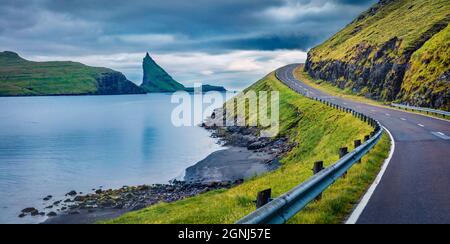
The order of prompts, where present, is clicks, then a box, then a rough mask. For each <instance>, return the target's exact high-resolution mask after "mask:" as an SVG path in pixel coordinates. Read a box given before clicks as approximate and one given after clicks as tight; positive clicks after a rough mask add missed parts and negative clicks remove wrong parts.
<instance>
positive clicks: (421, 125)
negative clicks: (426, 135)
mask: <svg viewBox="0 0 450 244" xmlns="http://www.w3.org/2000/svg"><path fill="white" fill-rule="evenodd" d="M417 125H418V126H420V127H425V125H423V124H417Z"/></svg>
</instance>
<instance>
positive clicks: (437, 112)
mask: <svg viewBox="0 0 450 244" xmlns="http://www.w3.org/2000/svg"><path fill="white" fill-rule="evenodd" d="M391 106H392V107H395V108H400V109H405V110H408V109H409V110H411V111H419V112H425V113H427V114H434V115H440V116H442V117H444V118H445V117H447V116H450V112H447V111H442V110H437V109H432V108H421V107H414V106H409V105H403V104H397V103H391Z"/></svg>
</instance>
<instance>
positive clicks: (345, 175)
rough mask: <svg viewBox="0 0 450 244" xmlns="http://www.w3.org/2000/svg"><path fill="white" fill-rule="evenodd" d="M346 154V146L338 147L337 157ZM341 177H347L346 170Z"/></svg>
mask: <svg viewBox="0 0 450 244" xmlns="http://www.w3.org/2000/svg"><path fill="white" fill-rule="evenodd" d="M347 154H348V147H342V148H340V149H339V158H343V157H345V155H347ZM342 177H343V178H345V177H347V172H345V173H344V175H343V176H342Z"/></svg>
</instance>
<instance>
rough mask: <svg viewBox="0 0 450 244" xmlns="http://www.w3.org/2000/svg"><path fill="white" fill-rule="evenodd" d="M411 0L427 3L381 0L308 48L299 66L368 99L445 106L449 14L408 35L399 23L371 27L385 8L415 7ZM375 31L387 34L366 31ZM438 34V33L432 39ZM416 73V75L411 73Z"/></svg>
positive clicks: (449, 102) (449, 99)
mask: <svg viewBox="0 0 450 244" xmlns="http://www.w3.org/2000/svg"><path fill="white" fill-rule="evenodd" d="M415 2H416V3H415ZM417 2H420V3H421V4H424V3H425V2H427V1H426V0H416V1H410V2H406V1H402V0H391V1H381V2H380V3H378V4H377V5H375V6H374V7H372V8H371V9H370V10H369V11H367V12H366V13H364V14H363V15H361V16H360V17H358V19H356V20H355V21H354V22H352V23H351V24H350V25H349V26H347V27H346V29H344V30H343V31H341V32H340V33H338V34H337V35H336V36H334V37H333V38H331V39H330V40H328V41H327V42H326V43H324V44H322V45H321V46H318V47H317V48H315V49H312V50H311V51H310V52H309V53H308V59H307V62H306V64H305V70H306V71H307V72H308V73H309V74H310V75H311V76H312V77H313V78H314V79H318V80H323V81H327V82H330V83H332V84H334V85H336V86H338V87H339V88H341V89H350V90H352V91H353V92H355V93H359V94H362V95H365V96H367V97H370V98H373V99H377V100H382V101H397V102H404V103H409V104H412V105H415V106H423V107H433V108H439V109H444V110H450V80H449V78H450V75H449V73H450V63H449V59H450V57H449V55H448V53H449V52H450V40H449V39H450V38H449V35H448V33H450V31H449V30H448V29H449V28H450V27H448V24H449V21H450V15H448V14H447V16H445V17H444V18H442V17H441V19H438V17H436V19H437V20H434V22H433V23H431V24H430V25H428V26H426V25H424V27H420V28H424V30H423V31H421V32H419V31H416V32H415V33H413V34H411V35H409V36H408V34H409V33H408V32H406V31H405V30H404V29H402V27H401V26H400V27H399V26H397V27H395V28H399V31H398V32H399V33H396V31H395V30H394V31H392V30H387V29H386V28H384V29H377V27H378V26H380V25H382V24H380V22H381V21H382V17H384V16H390V13H389V11H391V12H392V10H391V9H389V8H392V9H397V8H400V7H401V8H405V9H406V10H408V11H421V9H420V8H419V7H420V6H419V7H417V6H418V4H417ZM437 2H438V1H437ZM441 2H445V1H441ZM435 3H436V2H435ZM447 3H448V2H447ZM407 4H410V5H409V6H406V5H407ZM414 4H415V5H414ZM444 7H445V6H444ZM415 8H417V9H416V10H414V9H415ZM447 8H448V6H447ZM380 11H384V12H382V13H379V12H380ZM410 14H412V13H410ZM399 17H401V16H399ZM406 17H408V16H406ZM386 18H387V17H386ZM403 21H404V20H403ZM415 21H418V20H415ZM424 21H426V20H424ZM373 26H375V27H373ZM386 26H389V25H386ZM393 28H394V27H393ZM405 28H414V27H411V26H405ZM425 28H426V29H425ZM370 29H372V30H370ZM381 31H385V32H386V33H389V34H390V35H391V37H390V39H387V38H386V34H384V36H381V37H380V35H383V34H378V35H374V34H372V33H377V32H381ZM411 32H412V31H411ZM447 32H448V33H447ZM371 35H373V36H374V37H373V39H375V38H379V39H381V38H385V40H386V41H381V42H374V41H372V39H371V38H370V36H371ZM438 35H439V36H442V37H440V38H439V39H438V38H434V37H435V36H438ZM358 38H359V40H358V41H357V42H355V39H358ZM432 39H436V40H432ZM432 42H435V43H432ZM437 47H439V48H437ZM340 49H341V50H340ZM423 49H426V50H423ZM339 51H340V52H339ZM443 52H444V53H445V54H442V53H443ZM418 53H420V55H418ZM418 72H420V73H421V75H416V74H417V73H418Z"/></svg>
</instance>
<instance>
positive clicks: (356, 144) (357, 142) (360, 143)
mask: <svg viewBox="0 0 450 244" xmlns="http://www.w3.org/2000/svg"><path fill="white" fill-rule="evenodd" d="M354 143H355V150H356V148H358V147H360V146H361V145H362V142H361V140H355V142H354ZM358 163H361V159H360V160H359V161H358Z"/></svg>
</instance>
